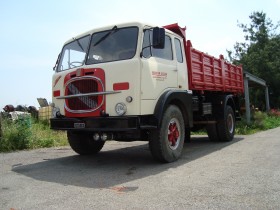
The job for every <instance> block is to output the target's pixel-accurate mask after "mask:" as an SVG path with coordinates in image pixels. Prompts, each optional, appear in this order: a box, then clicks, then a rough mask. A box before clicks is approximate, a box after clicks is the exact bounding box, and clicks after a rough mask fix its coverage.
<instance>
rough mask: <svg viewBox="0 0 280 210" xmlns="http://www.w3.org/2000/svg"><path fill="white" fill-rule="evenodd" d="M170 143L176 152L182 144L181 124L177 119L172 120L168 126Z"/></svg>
mask: <svg viewBox="0 0 280 210" xmlns="http://www.w3.org/2000/svg"><path fill="white" fill-rule="evenodd" d="M167 138H168V143H169V147H170V148H171V149H172V150H175V149H176V148H177V147H178V145H179V142H180V124H179V121H178V120H177V119H175V118H174V119H171V120H170V122H169V125H168V137H167Z"/></svg>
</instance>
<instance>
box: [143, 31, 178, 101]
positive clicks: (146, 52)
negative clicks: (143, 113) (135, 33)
mask: <svg viewBox="0 0 280 210" xmlns="http://www.w3.org/2000/svg"><path fill="white" fill-rule="evenodd" d="M151 36H152V33H151V31H150V30H146V31H145V33H144V40H143V52H142V55H143V56H142V57H143V59H142V64H143V65H142V72H141V99H142V100H145V99H146V100H151V99H157V98H158V97H159V96H160V95H161V94H162V92H163V91H164V90H165V89H167V88H177V87H178V71H177V64H176V63H177V62H176V60H175V59H174V55H173V44H172V39H171V37H170V36H169V35H166V36H165V47H164V49H155V48H153V47H148V46H150V45H151V44H150V40H152V38H151Z"/></svg>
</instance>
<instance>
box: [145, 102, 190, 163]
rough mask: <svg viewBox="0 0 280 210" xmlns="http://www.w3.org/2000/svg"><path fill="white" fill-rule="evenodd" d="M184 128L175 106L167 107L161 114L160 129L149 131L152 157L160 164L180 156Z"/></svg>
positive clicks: (179, 112) (178, 110)
mask: <svg viewBox="0 0 280 210" xmlns="http://www.w3.org/2000/svg"><path fill="white" fill-rule="evenodd" d="M184 140H185V126H184V119H183V117H182V113H181V111H180V109H179V108H178V107H177V106H174V105H171V106H169V107H168V108H167V109H166V111H165V112H164V114H163V117H162V122H161V127H160V128H159V129H158V130H153V131H151V134H150V140H149V147H150V150H151V153H152V155H153V157H154V158H155V159H157V160H159V161H162V162H173V161H176V160H177V159H179V157H180V156H181V154H182V150H183V146H184Z"/></svg>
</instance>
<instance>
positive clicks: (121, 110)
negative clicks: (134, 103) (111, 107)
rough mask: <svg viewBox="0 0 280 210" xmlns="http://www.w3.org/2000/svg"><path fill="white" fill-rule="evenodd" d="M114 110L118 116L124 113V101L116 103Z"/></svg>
mask: <svg viewBox="0 0 280 210" xmlns="http://www.w3.org/2000/svg"><path fill="white" fill-rule="evenodd" d="M115 111H116V113H117V115H119V116H121V115H124V114H125V113H126V111H127V109H126V105H125V104H124V103H117V104H116V106H115Z"/></svg>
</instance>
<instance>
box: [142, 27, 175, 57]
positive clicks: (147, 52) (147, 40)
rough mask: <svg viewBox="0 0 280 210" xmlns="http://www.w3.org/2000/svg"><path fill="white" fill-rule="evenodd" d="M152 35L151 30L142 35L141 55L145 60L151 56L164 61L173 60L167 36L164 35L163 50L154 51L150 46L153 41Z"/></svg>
mask: <svg viewBox="0 0 280 210" xmlns="http://www.w3.org/2000/svg"><path fill="white" fill-rule="evenodd" d="M152 36H153V33H152V31H151V30H146V31H145V33H144V40H143V52H142V55H143V56H144V57H145V58H149V57H151V56H154V57H157V58H162V59H166V60H173V53H172V44H171V38H170V37H169V36H168V35H165V46H164V48H163V49H155V48H153V47H152V46H151V45H152V44H151V43H152V41H151V40H152V39H153V37H152Z"/></svg>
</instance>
